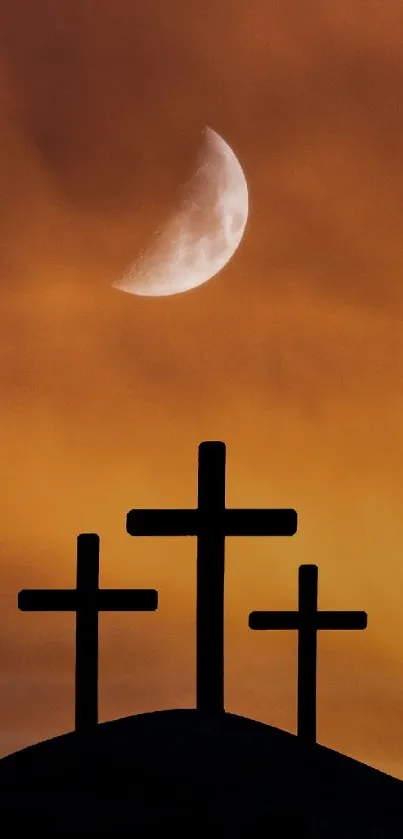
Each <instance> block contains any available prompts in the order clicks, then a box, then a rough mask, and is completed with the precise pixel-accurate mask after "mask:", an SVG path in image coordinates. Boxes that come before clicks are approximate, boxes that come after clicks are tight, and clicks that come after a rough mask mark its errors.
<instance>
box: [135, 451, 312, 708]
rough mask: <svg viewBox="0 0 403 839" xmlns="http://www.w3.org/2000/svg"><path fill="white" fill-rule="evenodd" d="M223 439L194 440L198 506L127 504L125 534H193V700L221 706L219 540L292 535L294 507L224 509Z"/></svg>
mask: <svg viewBox="0 0 403 839" xmlns="http://www.w3.org/2000/svg"><path fill="white" fill-rule="evenodd" d="M225 454H226V449H225V444H224V443H222V442H219V441H217V442H216V441H212V442H210V441H207V442H204V443H201V444H200V446H199V463H198V492H197V500H198V506H197V508H196V509H193V510H192V509H190V510H173V509H171V510H130V512H129V513H128V514H127V521H126V529H127V532H128V533H129V534H130V535H131V536H196V537H197V616H196V627H197V628H196V672H197V686H196V695H197V701H196V705H197V708H198V710H200V711H206V712H208V713H221V712H223V711H224V544H225V537H226V536H293V535H294V534H295V533H296V531H297V514H296V512H295V510H288V509H284V510H267V509H260V510H259V509H258V510H254V509H242V510H237V509H227V508H226V506H225Z"/></svg>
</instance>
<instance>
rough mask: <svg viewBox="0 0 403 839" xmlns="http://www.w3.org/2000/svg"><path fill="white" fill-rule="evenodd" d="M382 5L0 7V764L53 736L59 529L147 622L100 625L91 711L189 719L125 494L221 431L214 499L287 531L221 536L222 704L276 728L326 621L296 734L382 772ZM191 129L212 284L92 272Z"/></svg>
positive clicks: (401, 434)
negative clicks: (146, 596)
mask: <svg viewBox="0 0 403 839" xmlns="http://www.w3.org/2000/svg"><path fill="white" fill-rule="evenodd" d="M402 38H403V9H402V7H401V3H400V2H399V0H382V1H381V0H367V2H366V4H365V10H364V9H363V4H362V3H361V2H359V0H348V2H347V0H339V2H338V3H334V2H333V0H320V1H319V0H317V2H312V0H302V2H301V0H283V2H282V3H281V4H280V3H277V2H275V0H250V2H248V3H245V2H242V0H220V2H219V3H217V0H197V2H192V3H189V2H187V0H171V1H170V3H169V4H168V3H161V2H158V0H137V2H136V3H133V2H131V0H114V2H113V3H112V2H109V0H108V2H107V0H81V1H80V3H79V4H72V3H71V2H70V0H59V2H58V3H56V4H52V3H49V2H47V0H36V2H35V4H32V2H31V0H20V2H19V3H18V4H9V3H5V2H4V0H3V2H0V45H1V48H0V106H1V148H2V162H3V165H2V166H1V168H0V193H1V196H2V201H1V208H0V227H1V248H0V270H1V283H2V292H1V293H2V306H1V313H2V314H1V336H2V344H3V352H2V356H1V362H0V363H1V387H2V410H1V414H0V424H1V425H0V428H1V437H2V458H1V461H2V466H1V472H2V498H1V509H2V516H1V525H0V528H1V530H0V540H1V568H2V577H1V580H2V586H1V598H2V600H1V610H0V620H1V638H2V641H1V645H0V672H1V680H2V685H1V691H0V721H1V722H0V725H1V731H0V753H1V754H6V753H8V752H11V751H13V750H14V749H16V748H20V747H22V746H24V745H27V744H29V743H32V742H35V741H37V740H39V739H42V738H45V737H50V736H53V735H56V734H59V733H61V732H63V731H67V730H69V729H71V727H72V725H73V668H74V618H73V616H71V615H55V614H44V615H38V614H36V615H35V614H22V613H19V612H18V610H17V606H16V597H17V592H18V590H19V589H20V588H24V587H33V588H35V587H39V586H46V587H52V588H53V587H57V586H58V585H61V586H70V585H73V583H74V578H75V542H76V535H77V533H79V532H85V531H96V532H98V533H99V534H100V536H101V584H102V585H104V586H113V587H115V586H124V587H135V586H139V587H156V588H158V590H159V592H160V610H159V612H158V613H156V614H148V615H141V614H139V615H134V614H128V615H103V616H101V620H100V626H101V631H100V657H101V675H100V716H101V718H102V719H109V718H113V717H118V716H121V715H125V714H130V713H135V712H137V711H145V710H152V709H157V708H170V707H186V706H192V705H193V704H194V701H195V691H194V679H195V660H194V658H195V657H194V622H195V610H194V596H195V545H194V543H193V541H192V542H188V541H187V540H181V539H166V540H165V539H156V540H154V539H139V540H138V541H136V540H135V539H133V538H131V537H129V536H128V535H127V534H126V532H125V516H126V512H127V510H129V509H130V508H131V507H134V506H143V507H146V506H162V507H171V506H172V507H175V506H193V505H194V504H195V501H196V477H197V475H196V468H197V446H198V444H199V442H200V441H201V440H206V439H213V440H214V439H222V440H224V441H225V442H226V443H227V464H228V467H227V476H228V480H227V503H228V504H229V505H231V506H232V505H234V506H259V507H266V506H275V507H276V506H286V507H290V506H292V507H295V508H296V509H297V511H298V514H299V532H298V534H297V535H296V536H295V537H293V539H288V540H284V539H256V540H253V539H238V540H235V539H233V540H228V544H227V587H226V603H227V608H226V707H227V709H229V710H231V711H234V712H238V713H242V714H245V715H248V716H251V717H254V718H257V719H261V720H264V721H266V722H269V723H272V724H274V725H277V726H281V727H284V728H286V729H288V730H291V731H294V730H295V682H296V637H295V635H294V633H292V632H291V633H260V634H259V633H252V632H250V630H248V627H247V615H248V612H249V611H251V610H252V609H264V608H268V609H283V608H284V609H292V608H294V607H295V605H296V596H297V568H298V566H299V565H300V564H301V563H303V562H316V563H318V565H319V606H320V608H323V609H365V610H366V611H367V612H368V616H369V626H368V629H367V630H366V631H365V632H362V633H353V632H345V633H336V632H335V633H321V634H320V637H319V671H318V739H319V741H320V742H321V743H324V744H325V745H328V746H331V747H333V748H336V749H339V750H340V751H343V752H345V753H347V754H349V755H352V756H354V757H356V758H358V759H360V760H363V761H366V762H367V763H370V764H371V765H374V766H377V767H379V768H381V769H383V770H385V771H388V772H391V773H392V774H395V775H396V776H398V777H401V778H403V759H402V756H401V755H402V750H403V727H402V725H401V720H402V714H403V707H402V695H403V633H402V630H403V623H402V605H401V604H402V581H403V572H402V563H403V536H402V530H401V519H402V509H401V508H402V501H403V497H402V496H403V492H402V487H403V431H402V423H401V421H400V414H401V412H402V409H403V395H402V388H401V381H402V374H403V349H402V346H403V341H402V336H401V322H402V319H403V291H402V285H401V273H402V267H403V248H402V229H403V175H402V172H403V166H402V163H403V108H402V104H401V103H402V90H403V53H402V49H401V44H402ZM206 124H208V125H211V126H212V127H213V128H214V129H215V130H216V131H217V132H218V133H219V134H221V135H222V136H223V137H224V138H225V139H226V140H227V142H228V143H229V144H230V145H231V146H232V148H233V149H234V151H235V152H236V154H237V155H238V157H239V159H240V161H241V163H242V166H243V167H244V170H245V173H246V176H247V180H248V184H249V190H250V217H249V222H248V226H247V230H246V234H245V237H244V240H243V243H242V245H241V248H240V250H239V251H238V252H237V253H236V255H235V257H234V259H233V260H232V262H231V263H230V264H229V265H228V266H227V267H226V269H225V270H224V271H223V272H222V274H220V275H219V276H218V277H217V278H215V279H213V280H212V281H211V282H210V283H208V284H207V285H205V286H202V287H201V288H199V289H196V290H194V291H192V292H190V293H187V294H184V295H182V296H177V297H172V298H161V299H153V298H140V297H134V296H133V297H132V296H129V295H127V294H124V293H120V292H118V291H116V290H114V289H112V288H111V283H112V281H113V280H114V279H116V277H117V276H119V274H120V272H121V271H122V270H123V269H124V268H125V267H126V265H127V263H128V262H130V261H131V260H132V259H133V258H134V257H135V256H136V253H137V252H138V250H139V248H140V247H141V246H142V245H144V242H145V240H146V238H147V236H148V235H149V234H150V233H152V231H153V230H154V229H155V228H156V227H157V226H158V225H159V224H160V222H161V221H162V220H163V219H164V218H165V217H167V214H168V213H169V210H170V208H171V206H172V204H173V201H174V200H175V198H176V196H177V191H178V189H179V188H180V185H181V184H182V183H183V182H184V181H185V180H186V178H187V176H188V174H189V171H190V170H191V166H192V161H193V160H194V155H195V153H196V151H197V149H198V146H199V143H200V138H201V131H202V129H203V128H204V126H205V125H206Z"/></svg>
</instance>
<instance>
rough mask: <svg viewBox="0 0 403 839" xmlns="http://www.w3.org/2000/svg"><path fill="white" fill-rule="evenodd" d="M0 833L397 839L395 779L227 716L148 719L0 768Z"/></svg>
mask: <svg viewBox="0 0 403 839" xmlns="http://www.w3.org/2000/svg"><path fill="white" fill-rule="evenodd" d="M0 789H1V799H2V800H1V814H2V834H3V836H4V837H9V836H10V837H11V836H13V837H14V836H15V835H20V834H21V835H25V836H27V833H28V834H33V833H35V834H36V833H38V835H39V836H42V837H43V836H52V837H73V836H74V837H76V836H94V837H95V836H99V837H101V836H102V837H113V839H119V837H148V836H156V837H157V836H158V837H163V836H165V835H166V836H168V834H169V835H171V834H174V835H176V836H183V837H187V839H193V837H199V836H202V835H203V836H205V835H206V831H211V833H212V839H213V834H214V835H215V834H217V833H218V832H219V833H220V835H221V836H222V837H228V839H233V838H234V839H236V837H248V836H250V837H251V838H252V837H253V839H256V837H257V836H259V837H260V836H262V837H263V836H264V837H267V839H270V837H280V836H281V837H282V836H284V837H288V836H295V837H296V836H298V837H306V839H311V838H312V839H314V838H315V839H316V837H321V838H322V837H323V839H325V837H326V839H328V838H329V839H330V837H338V839H350V837H351V839H353V837H354V839H357V837H363V836H365V837H366V839H372V837H374V839H375V837H377V839H389V837H396V839H397V837H401V836H402V835H403V829H402V813H403V782H401V781H399V780H397V779H395V778H392V777H390V776H388V775H385V774H384V773H382V772H379V771H377V770H375V769H371V768H370V767H368V766H366V765H364V764H362V763H359V762H358V761H355V760H353V759H351V758H348V757H345V756H344V755H341V754H339V753H338V752H334V751H332V750H331V749H327V748H325V747H323V746H315V747H314V748H312V749H307V748H303V747H302V745H301V742H300V741H299V740H298V739H297V737H296V736H294V735H293V734H288V733H287V732H284V731H281V730H279V729H276V728H273V727H271V726H267V725H264V724H263V723H259V722H255V721H253V720H249V719H245V718H244V717H239V716H236V715H234V714H224V715H223V716H222V718H212V717H209V716H206V715H203V714H201V713H200V712H198V711H196V710H178V711H158V712H155V713H150V714H142V715H138V716H133V717H127V718H124V719H119V720H115V721H113V722H107V723H102V724H100V725H99V726H98V730H97V732H96V734H95V735H94V736H93V737H92V738H88V739H87V740H83V738H79V737H78V735H76V734H75V733H74V732H73V733H70V734H66V735H62V736H61V737H56V738H54V739H52V740H48V741H45V742H43V743H39V744H37V745H35V746H30V747H28V748H26V749H23V750H22V751H19V752H16V753H15V754H12V755H8V756H7V757H5V758H3V759H2V760H0Z"/></svg>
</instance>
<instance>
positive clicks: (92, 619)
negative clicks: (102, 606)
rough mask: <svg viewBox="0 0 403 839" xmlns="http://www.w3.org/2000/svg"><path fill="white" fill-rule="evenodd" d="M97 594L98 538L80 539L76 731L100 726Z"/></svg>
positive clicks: (82, 536)
mask: <svg viewBox="0 0 403 839" xmlns="http://www.w3.org/2000/svg"><path fill="white" fill-rule="evenodd" d="M98 591H99V536H98V535H97V534H96V533H80V535H79V536H78V537H77V611H76V679H75V728H76V731H78V732H81V731H89V730H92V729H93V728H94V727H95V726H96V725H97V723H98Z"/></svg>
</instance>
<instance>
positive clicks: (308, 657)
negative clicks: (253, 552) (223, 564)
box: [249, 565, 367, 744]
mask: <svg viewBox="0 0 403 839" xmlns="http://www.w3.org/2000/svg"><path fill="white" fill-rule="evenodd" d="M317 604H318V566H317V565H301V566H300V567H299V587H298V611H297V612H251V613H250V615H249V627H250V629H296V630H297V631H298V705H297V733H298V736H299V737H300V738H301V739H302V740H303V741H304V742H306V743H307V744H314V743H316V659H317V632H318V629H365V628H366V626H367V613H366V612H320V611H318V607H317Z"/></svg>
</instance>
